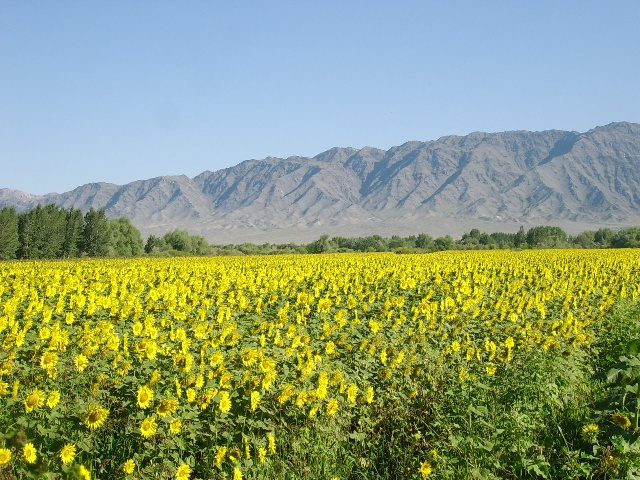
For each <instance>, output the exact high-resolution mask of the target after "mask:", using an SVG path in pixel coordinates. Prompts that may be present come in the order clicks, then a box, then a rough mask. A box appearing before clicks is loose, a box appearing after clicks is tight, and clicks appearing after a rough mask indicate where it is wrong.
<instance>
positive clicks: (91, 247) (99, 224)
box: [82, 208, 111, 257]
mask: <svg viewBox="0 0 640 480" xmlns="http://www.w3.org/2000/svg"><path fill="white" fill-rule="evenodd" d="M110 235H111V233H110V229H109V220H107V216H106V214H105V212H104V209H102V208H101V209H100V210H94V209H93V208H90V209H89V211H88V212H87V213H86V214H85V215H84V230H83V242H82V246H83V250H84V252H85V253H86V254H87V255H88V256H89V257H106V256H107V255H108V254H109V242H110Z"/></svg>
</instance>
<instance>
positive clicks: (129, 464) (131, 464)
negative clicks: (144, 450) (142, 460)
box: [122, 458, 136, 475]
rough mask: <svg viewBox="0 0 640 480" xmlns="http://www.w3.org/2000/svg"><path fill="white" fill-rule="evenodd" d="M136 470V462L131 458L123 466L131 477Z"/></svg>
mask: <svg viewBox="0 0 640 480" xmlns="http://www.w3.org/2000/svg"><path fill="white" fill-rule="evenodd" d="M135 468H136V462H134V461H133V459H132V458H130V459H129V460H127V461H126V462H124V463H123V464H122V470H123V471H124V473H126V474H127V475H131V474H132V473H133V471H134V470H135Z"/></svg>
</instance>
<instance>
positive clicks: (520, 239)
mask: <svg viewBox="0 0 640 480" xmlns="http://www.w3.org/2000/svg"><path fill="white" fill-rule="evenodd" d="M513 245H514V246H515V247H517V248H524V247H526V246H527V234H526V233H524V227H522V226H521V227H520V228H519V229H518V233H516V236H515V239H514V240H513Z"/></svg>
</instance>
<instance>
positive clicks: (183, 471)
mask: <svg viewBox="0 0 640 480" xmlns="http://www.w3.org/2000/svg"><path fill="white" fill-rule="evenodd" d="M190 476H191V467H190V466H189V465H187V464H184V463H183V464H182V465H180V466H179V467H178V469H177V470H176V480H189V477H190Z"/></svg>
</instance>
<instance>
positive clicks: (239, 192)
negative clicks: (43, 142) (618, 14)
mask: <svg viewBox="0 0 640 480" xmlns="http://www.w3.org/2000/svg"><path fill="white" fill-rule="evenodd" d="M38 203H41V204H46V203H55V204H57V205H59V206H62V207H64V208H70V207H75V208H80V209H82V210H88V209H89V208H90V207H93V208H104V209H105V210H106V213H107V215H108V216H109V217H112V218H115V217H120V216H126V217H128V218H129V219H131V221H132V222H133V224H134V225H136V226H137V227H138V228H139V229H140V230H141V231H142V233H143V235H145V236H146V235H147V234H149V233H155V234H164V233H166V232H167V231H170V230H173V229H175V228H180V229H185V230H188V231H189V232H190V233H192V234H200V235H203V236H204V237H205V238H207V239H208V240H209V241H210V242H212V243H241V242H245V241H251V242H266V241H269V242H288V241H295V242H302V241H310V240H313V239H315V238H318V237H319V236H320V235H321V234H324V233H327V234H329V235H332V236H333V235H341V236H361V235H371V234H380V235H383V236H391V235H394V234H398V235H403V236H406V235H409V234H417V233H421V232H425V233H429V234H431V235H432V236H439V235H445V234H451V235H453V236H456V235H460V234H462V233H463V232H468V231H469V230H470V229H471V228H479V229H481V230H484V231H488V232H493V231H505V232H506V231H512V232H515V231H516V230H517V229H518V227H519V226H520V225H523V226H525V227H530V226H534V225H543V224H544V225H556V226H561V227H563V228H564V229H565V230H567V231H568V232H570V233H577V232H579V231H583V230H588V229H597V228H599V227H603V226H610V227H614V228H618V227H623V226H631V225H636V226H637V225H640V125H639V124H634V123H627V122H619V123H611V124H609V125H606V126H603V127H597V128H594V129H592V130H589V131H588V132H586V133H578V132H567V131H559V130H548V131H543V132H528V131H511V132H501V133H480V132H475V133H471V134H469V135H466V136H446V137H442V138H440V139H438V140H435V141H429V142H418V141H412V142H407V143H405V144H403V145H400V146H397V147H392V148H390V149H389V150H386V151H385V150H380V149H377V148H372V147H364V148H362V149H355V148H332V149H330V150H327V151H326V152H323V153H321V154H319V155H317V156H315V157H313V158H306V157H289V158H286V159H282V158H273V157H267V158H265V159H264V160H247V161H245V162H242V163H240V164H238V165H236V166H234V167H230V168H226V169H223V170H218V171H215V172H210V171H206V172H203V173H201V174H200V175H198V176H196V177H195V178H192V179H191V178H188V177H186V176H184V175H182V176H163V177H157V178H152V179H149V180H139V181H135V182H132V183H129V184H127V185H122V186H120V185H114V184H110V183H91V184H87V185H83V186H80V187H78V188H76V189H74V190H72V191H70V192H66V193H62V194H57V193H51V194H48V195H43V196H37V195H30V194H28V193H24V192H20V191H16V190H11V189H6V188H4V189H0V206H10V205H14V206H16V207H17V208H18V210H26V209H29V208H32V207H34V206H35V205H37V204H38Z"/></svg>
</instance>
